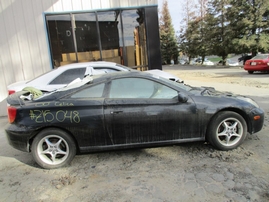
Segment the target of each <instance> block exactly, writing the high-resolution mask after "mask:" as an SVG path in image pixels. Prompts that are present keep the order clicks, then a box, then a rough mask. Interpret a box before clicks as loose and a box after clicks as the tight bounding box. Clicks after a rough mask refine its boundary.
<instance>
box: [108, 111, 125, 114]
mask: <svg viewBox="0 0 269 202" xmlns="http://www.w3.org/2000/svg"><path fill="white" fill-rule="evenodd" d="M122 112H123V111H112V112H110V114H119V113H122Z"/></svg>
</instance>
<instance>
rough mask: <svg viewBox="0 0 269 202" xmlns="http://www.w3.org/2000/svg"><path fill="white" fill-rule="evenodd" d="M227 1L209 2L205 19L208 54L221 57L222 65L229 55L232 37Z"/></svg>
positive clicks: (216, 0) (214, 0)
mask: <svg viewBox="0 0 269 202" xmlns="http://www.w3.org/2000/svg"><path fill="white" fill-rule="evenodd" d="M228 1H229V0H211V1H209V5H208V13H207V17H206V24H207V30H208V35H207V41H208V43H209V44H210V47H211V48H210V51H209V54H214V55H218V56H221V58H222V63H223V65H224V64H225V60H226V58H227V56H228V54H229V53H231V47H232V44H231V40H232V35H231V32H230V28H229V22H228V19H227V7H228V5H229V2H228Z"/></svg>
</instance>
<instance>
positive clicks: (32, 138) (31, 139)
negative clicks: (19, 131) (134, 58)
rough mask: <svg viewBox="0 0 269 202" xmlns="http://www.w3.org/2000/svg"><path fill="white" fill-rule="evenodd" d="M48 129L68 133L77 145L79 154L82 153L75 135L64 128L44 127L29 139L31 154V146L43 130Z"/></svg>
mask: <svg viewBox="0 0 269 202" xmlns="http://www.w3.org/2000/svg"><path fill="white" fill-rule="evenodd" d="M46 129H58V130H62V131H64V132H66V133H67V134H68V135H69V136H70V137H71V138H72V139H73V141H74V143H75V145H76V151H77V153H78V152H80V150H79V146H78V142H77V139H76V138H75V137H74V135H73V134H72V133H71V132H70V131H69V130H67V129H66V128H63V127H59V126H45V127H42V128H39V129H38V130H36V132H35V134H34V135H33V136H32V137H31V138H30V139H29V141H28V145H29V152H31V145H32V143H33V141H34V138H35V137H36V136H37V135H38V134H39V133H40V132H41V131H43V130H46Z"/></svg>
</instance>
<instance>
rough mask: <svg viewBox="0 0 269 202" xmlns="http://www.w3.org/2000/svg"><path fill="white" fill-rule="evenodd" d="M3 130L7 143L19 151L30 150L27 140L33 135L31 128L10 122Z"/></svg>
mask: <svg viewBox="0 0 269 202" xmlns="http://www.w3.org/2000/svg"><path fill="white" fill-rule="evenodd" d="M5 131H6V137H7V140H8V143H9V144H10V145H11V146H12V147H14V148H15V149H18V150H20V151H24V152H30V144H29V140H30V139H31V137H33V136H34V131H33V130H29V129H28V128H25V127H18V126H16V125H12V124H10V125H9V126H8V127H7V128H6V130H5Z"/></svg>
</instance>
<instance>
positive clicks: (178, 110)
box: [104, 78, 200, 145]
mask: <svg viewBox="0 0 269 202" xmlns="http://www.w3.org/2000/svg"><path fill="white" fill-rule="evenodd" d="M104 115H105V123H106V126H107V131H108V133H109V136H110V138H111V139H112V143H113V144H115V145H116V144H136V143H150V142H156V141H159V142H163V141H171V140H179V139H187V138H193V137H199V136H200V133H199V127H198V125H199V122H198V117H197V114H196V106H195V103H194V102H193V101H192V100H191V99H188V101H187V102H179V99H178V91H176V90H174V89H172V88H170V87H168V86H166V85H164V84H162V83H159V82H155V81H153V80H148V79H144V78H122V79H116V80H113V81H111V86H110V91H109V93H108V97H107V98H106V99H105V101H104Z"/></svg>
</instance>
